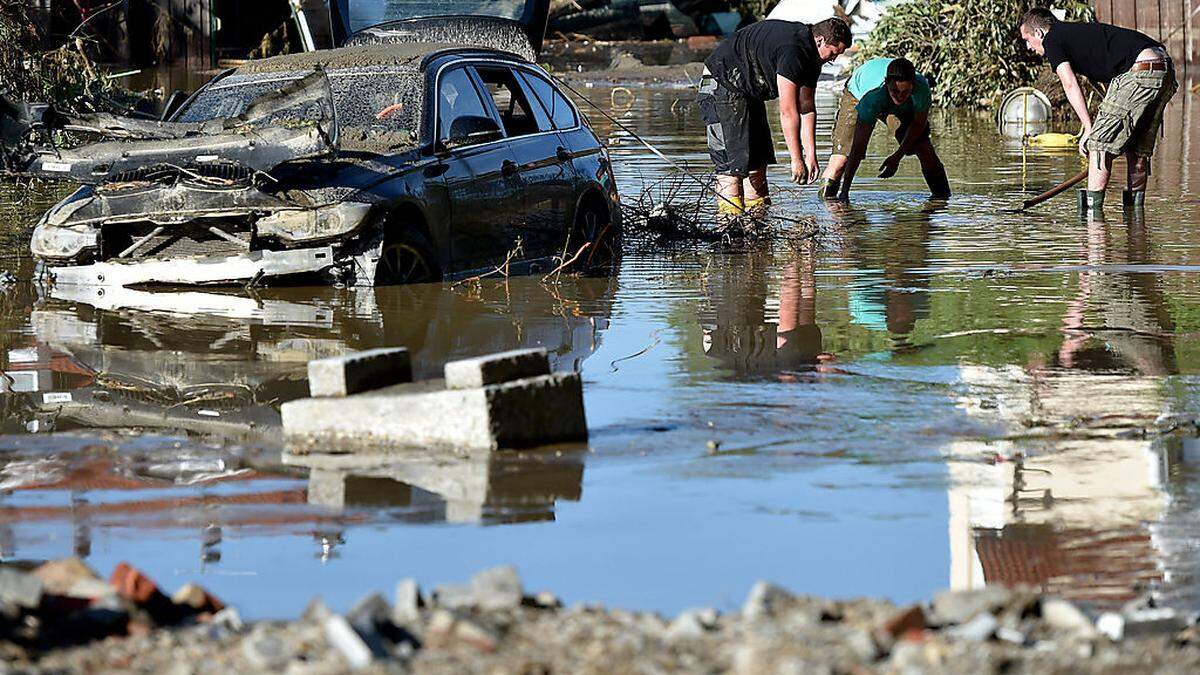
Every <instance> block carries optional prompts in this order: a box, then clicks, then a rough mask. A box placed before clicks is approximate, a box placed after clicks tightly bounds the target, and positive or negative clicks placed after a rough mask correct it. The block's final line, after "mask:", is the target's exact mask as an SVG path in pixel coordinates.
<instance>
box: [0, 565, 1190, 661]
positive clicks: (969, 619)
mask: <svg viewBox="0 0 1200 675" xmlns="http://www.w3.org/2000/svg"><path fill="white" fill-rule="evenodd" d="M98 579H99V577H98V576H97V575H96V574H95V573H94V572H92V571H91V569H90V568H88V567H87V566H86V565H85V564H83V563H82V561H78V560H74V559H67V560H62V561H52V562H48V563H44V564H42V565H40V566H34V565H22V566H16V565H9V566H4V567H0V592H3V593H4V594H3V595H2V596H0V597H2V598H3V600H0V607H2V609H3V611H2V612H0V652H2V653H3V654H4V658H5V660H6V664H7V665H8V666H9V668H10V669H12V670H15V671H19V672H33V673H38V672H81V671H84V672H116V671H136V672H163V671H168V672H181V673H182V672H188V673H209V672H211V673H225V672H240V673H257V672H295V673H300V672H303V673H337V672H347V671H353V672H362V673H391V672H416V673H551V672H569V673H607V672H687V673H691V672H695V673H736V674H743V673H744V674H747V675H748V674H751V673H754V674H758V673H783V672H787V673H793V672H817V673H900V672H904V673H908V672H914V673H915V672H999V671H1004V672H1046V671H1051V672H1075V673H1078V672H1083V673H1091V672H1094V673H1100V672H1105V673H1109V672H1159V673H1162V672H1166V673H1172V672H1179V673H1183V672H1196V670H1197V669H1198V668H1200V626H1198V625H1197V623H1196V617H1195V616H1193V615H1187V614H1185V613H1182V612H1179V611H1177V610H1173V609H1169V608H1163V607H1154V606H1152V605H1145V604H1141V605H1136V604H1135V605H1131V606H1128V607H1125V608H1122V609H1121V610H1120V611H1115V612H1104V613H1101V614H1100V616H1099V617H1098V618H1097V617H1095V615H1094V614H1093V613H1092V612H1091V611H1090V610H1088V609H1087V608H1084V607H1078V606H1076V605H1074V604H1073V603H1071V602H1069V601H1067V600H1065V599H1062V598H1056V597H1050V596H1044V595H1041V594H1038V593H1035V592H1033V591H1030V590H1024V589H1016V590H1010V589H1004V588H991V587H989V588H985V589H981V590H978V591H955V592H946V593H942V594H939V595H938V596H937V598H935V599H934V600H933V601H932V602H930V603H927V604H914V605H910V606H907V607H900V608H898V607H896V606H894V605H892V604H891V603H888V602H884V601H879V600H870V599H864V600H853V601H837V600H827V599H820V598H812V597H804V596H796V595H793V594H791V593H790V592H788V591H787V590H785V589H783V588H781V587H778V586H774V585H771V584H766V583H760V584H758V585H756V586H755V587H754V588H753V589H752V591H751V593H750V595H749V597H748V598H747V600H746V602H745V603H744V606H743V609H742V611H741V612H737V613H731V614H722V613H720V612H718V611H717V610H715V609H711V608H705V609H690V610H686V611H684V612H681V613H680V614H679V615H678V616H676V617H673V618H667V619H664V618H663V617H661V616H659V615H656V614H652V613H639V612H629V611H625V610H620V609H612V610H605V609H603V608H601V607H598V606H592V605H587V606H584V605H577V606H574V607H571V608H569V609H563V608H562V606H561V603H559V602H558V600H557V598H554V597H553V596H552V595H550V594H549V593H546V592H544V591H543V592H539V593H536V594H533V595H527V594H526V591H525V589H524V586H523V585H522V583H521V580H520V578H519V577H518V576H517V573H516V570H514V569H513V568H511V567H501V568H493V569H489V570H484V571H482V572H480V573H478V574H476V575H475V576H474V577H472V579H470V580H469V581H468V582H467V583H464V584H459V585H452V586H442V587H439V588H437V589H436V590H435V591H434V592H433V593H431V594H429V596H428V599H427V596H426V594H425V593H423V592H422V590H421V588H420V586H419V585H418V584H417V582H416V581H415V580H412V579H405V580H403V581H401V582H400V583H399V584H398V586H397V589H396V598H395V602H394V603H392V602H389V601H388V599H386V598H385V597H384V596H383V595H381V594H379V593H372V594H369V595H367V596H366V597H364V598H363V599H362V600H360V601H359V602H358V603H356V604H355V605H354V606H353V607H351V608H350V609H349V610H347V611H346V612H345V613H344V614H340V613H336V612H334V611H332V610H330V609H329V608H328V607H326V606H325V605H324V604H323V603H321V602H320V600H314V601H313V602H312V603H311V604H310V605H309V608H308V609H307V610H306V611H305V612H304V614H303V616H301V617H300V618H299V619H297V620H294V621H263V622H257V623H254V624H251V625H245V624H243V623H242V621H241V620H240V619H239V618H238V617H237V614H236V610H235V609H233V608H232V607H225V608H223V609H220V610H219V611H217V612H216V613H212V612H211V611H210V610H212V609H213V608H214V607H216V606H218V605H219V604H220V603H219V601H217V600H216V599H215V598H213V597H212V596H211V595H210V594H208V593H207V592H205V591H204V590H203V589H202V588H200V587H198V586H192V585H188V586H185V587H184V588H182V589H180V591H179V592H178V593H176V594H174V595H173V596H172V597H175V598H182V599H185V600H186V602H185V603H183V604H180V603H178V602H175V601H174V600H172V599H169V598H167V596H166V595H165V594H163V593H162V591H161V590H159V588H158V586H157V585H156V584H155V583H154V582H153V581H152V580H151V579H149V578H148V577H146V576H145V575H144V574H142V573H141V572H139V571H138V570H137V569H135V568H133V567H131V566H129V565H126V564H121V565H119V566H118V568H117V570H116V571H114V573H113V575H112V578H111V579H110V580H109V582H108V583H103V582H101V584H99V585H97V584H96V583H95V582H96V580H98ZM82 588H88V589H91V590H92V591H93V592H96V591H98V592H99V594H98V595H96V596H95V597H89V598H71V597H70V596H67V595H63V593H65V592H75V590H76V589H82ZM164 603H165V604H164ZM198 606H200V607H203V611H201V610H198V609H197V607H198ZM951 617H952V618H951ZM1114 617H1115V618H1114ZM1118 620H1119V623H1120V626H1121V627H1122V628H1123V629H1124V632H1122V633H1120V639H1114V638H1113V637H1112V635H1111V634H1110V633H1111V630H1110V629H1111V628H1112V625H1110V624H1115V623H1117V622H1118ZM1135 627H1136V628H1135ZM1131 628H1132V629H1133V630H1129V629H1131ZM1006 634H1008V637H1007V638H1006V637H1005V635H1006ZM1015 636H1019V639H1012V638H1014V637H1015Z"/></svg>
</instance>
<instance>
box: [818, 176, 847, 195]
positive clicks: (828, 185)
mask: <svg viewBox="0 0 1200 675" xmlns="http://www.w3.org/2000/svg"><path fill="white" fill-rule="evenodd" d="M841 189H842V180H841V179H840V178H839V179H836V180H835V179H833V178H826V179H825V182H824V184H823V185H822V187H821V196H822V197H824V198H825V199H837V196H838V191H839V190H841Z"/></svg>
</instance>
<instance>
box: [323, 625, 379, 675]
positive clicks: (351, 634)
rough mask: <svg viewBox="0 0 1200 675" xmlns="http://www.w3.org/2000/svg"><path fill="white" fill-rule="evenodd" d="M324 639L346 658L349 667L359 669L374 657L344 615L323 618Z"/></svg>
mask: <svg viewBox="0 0 1200 675" xmlns="http://www.w3.org/2000/svg"><path fill="white" fill-rule="evenodd" d="M325 639H326V640H327V641H328V642H329V646H331V647H333V648H334V649H336V650H337V651H338V653H340V654H341V655H342V657H344V658H345V659H346V663H348V664H349V665H350V668H352V669H354V670H359V669H360V668H366V667H367V666H369V665H371V661H373V660H374V659H375V655H374V653H372V652H371V647H370V646H368V645H367V643H366V641H364V640H363V639H362V636H360V635H359V634H358V633H357V632H355V630H354V628H353V627H351V626H350V622H349V621H347V620H346V618H345V617H343V616H341V615H339V614H334V615H332V616H330V617H328V618H327V619H325Z"/></svg>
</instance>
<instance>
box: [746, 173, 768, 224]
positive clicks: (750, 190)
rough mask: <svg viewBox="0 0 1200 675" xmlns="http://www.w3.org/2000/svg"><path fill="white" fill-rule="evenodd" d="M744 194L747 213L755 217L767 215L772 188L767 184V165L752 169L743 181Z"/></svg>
mask: <svg viewBox="0 0 1200 675" xmlns="http://www.w3.org/2000/svg"><path fill="white" fill-rule="evenodd" d="M742 194H743V195H744V198H745V208H746V213H747V215H750V216H753V217H755V218H761V217H763V216H764V215H766V212H767V207H768V206H770V205H771V188H770V186H768V185H767V168H766V167H763V168H761V169H751V170H750V175H749V176H748V177H747V178H746V180H745V181H743V182H742Z"/></svg>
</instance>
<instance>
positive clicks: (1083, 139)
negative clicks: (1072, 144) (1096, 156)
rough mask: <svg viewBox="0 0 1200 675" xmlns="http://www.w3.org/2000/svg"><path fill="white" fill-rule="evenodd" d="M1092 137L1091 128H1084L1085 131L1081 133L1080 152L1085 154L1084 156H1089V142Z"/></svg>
mask: <svg viewBox="0 0 1200 675" xmlns="http://www.w3.org/2000/svg"><path fill="white" fill-rule="evenodd" d="M1091 137H1092V130H1091V129H1084V131H1083V133H1082V134H1080V135H1079V154H1081V155H1083V156H1084V157H1087V156H1088V149H1087V142H1088V139H1089V138H1091Z"/></svg>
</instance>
